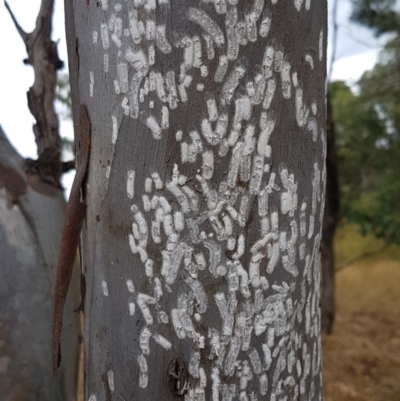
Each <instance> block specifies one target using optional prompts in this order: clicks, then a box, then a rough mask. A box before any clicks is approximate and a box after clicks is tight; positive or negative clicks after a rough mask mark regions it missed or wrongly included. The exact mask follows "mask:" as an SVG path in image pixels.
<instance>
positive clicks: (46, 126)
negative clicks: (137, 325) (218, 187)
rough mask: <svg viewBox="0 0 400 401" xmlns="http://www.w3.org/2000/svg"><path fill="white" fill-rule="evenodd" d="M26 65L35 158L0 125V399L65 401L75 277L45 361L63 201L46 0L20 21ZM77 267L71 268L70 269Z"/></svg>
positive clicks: (71, 362)
mask: <svg viewBox="0 0 400 401" xmlns="http://www.w3.org/2000/svg"><path fill="white" fill-rule="evenodd" d="M5 5H6V8H7V9H8V11H9V13H10V16H11V18H12V20H13V22H14V24H15V27H16V30H17V32H18V33H19V35H20V36H21V39H22V40H23V42H24V44H25V46H26V50H27V58H26V59H25V60H24V63H25V64H28V65H31V66H32V68H33V70H34V82H33V85H32V87H31V88H29V91H28V93H27V95H28V96H27V97H28V106H29V109H30V111H31V113H32V115H33V116H34V118H35V120H36V122H35V124H34V126H33V134H34V135H35V140H36V144H37V151H38V159H37V160H31V159H26V160H25V159H23V158H22V157H21V156H20V155H19V154H18V153H17V152H16V150H15V149H14V148H13V147H12V146H11V144H10V143H9V142H8V140H7V138H6V136H5V134H4V132H3V131H2V129H1V128H0V269H1V277H0V305H1V309H0V394H1V396H0V398H1V399H2V400H5V401H20V400H32V401H36V400H37V401H65V400H68V401H72V400H74V399H75V395H76V383H77V364H78V343H79V319H78V315H77V314H75V313H74V312H73V310H74V309H75V308H77V306H78V302H79V301H78V299H79V294H78V291H77V288H78V286H77V284H78V282H79V281H78V280H77V277H75V278H74V279H73V280H72V285H71V287H72V289H71V292H70V294H69V297H68V300H67V303H66V308H65V319H64V322H65V325H64V327H65V329H64V331H63V334H62V339H63V345H62V348H63V361H62V365H61V371H60V374H59V376H58V378H55V377H54V376H53V374H52V367H51V352H50V351H51V303H52V289H53V287H54V278H55V268H56V266H57V259H58V253H59V250H60V242H61V232H62V226H63V222H64V209H65V201H64V197H63V191H62V187H61V185H60V181H59V180H60V176H61V173H62V170H63V164H62V163H61V160H60V153H61V140H60V136H59V133H58V120H57V114H56V113H55V110H54V93H55V86H56V78H57V70H58V69H60V68H61V67H62V65H63V63H62V62H61V61H60V60H59V58H58V54H57V46H56V43H55V42H53V41H52V40H51V29H52V25H51V19H52V14H53V0H42V2H41V6H40V10H39V13H38V17H37V20H36V27H35V29H34V30H33V31H32V32H31V33H27V32H25V31H24V30H23V29H22V28H21V26H19V24H18V22H17V19H16V17H15V16H14V15H13V13H12V11H11V9H10V7H9V6H8V4H7V3H5ZM77 274H78V273H77Z"/></svg>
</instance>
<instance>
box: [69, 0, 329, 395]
mask: <svg viewBox="0 0 400 401" xmlns="http://www.w3.org/2000/svg"><path fill="white" fill-rule="evenodd" d="M66 23H67V36H68V41H69V56H70V71H71V80H72V82H71V85H72V87H71V88H72V101H73V104H74V111H75V116H77V115H78V110H79V107H80V104H84V105H86V106H87V108H88V111H89V115H90V119H91V157H90V166H89V174H88V183H87V187H86V188H85V191H84V194H85V197H86V202H87V211H86V224H85V226H84V232H83V235H82V248H83V267H84V274H85V278H86V298H85V328H84V338H85V377H86V384H85V395H86V399H88V400H90V401H95V400H98V401H100V400H132V399H138V400H139V399H140V400H146V399H148V400H158V399H163V400H173V399H178V398H179V397H184V398H185V399H186V400H203V399H211V400H213V401H216V400H220V399H222V400H231V399H240V400H256V399H268V400H319V399H322V393H321V347H320V309H319V269H320V240H321V224H322V218H323V204H324V188H325V167H324V158H325V153H326V142H325V132H324V125H325V75H326V73H325V45H326V2H325V1H312V2H311V1H310V0H306V1H304V2H303V0H295V1H294V2H293V1H282V0H281V1H278V0H274V1H271V2H269V1H266V2H264V1H263V0H255V1H251V2H249V1H243V0H242V1H241V0H229V1H225V0H220V1H217V0H215V1H202V2H200V1H193V0H191V1H187V0H185V1H183V0H174V1H168V0H159V1H157V2H156V1H155V0H135V1H121V2H114V1H108V0H102V1H96V2H95V1H87V2H84V1H78V0H75V1H71V2H66ZM75 125H76V132H78V133H79V125H78V119H76V121H75ZM83 134H84V133H79V135H83Z"/></svg>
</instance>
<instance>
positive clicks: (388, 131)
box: [330, 39, 400, 244]
mask: <svg viewBox="0 0 400 401" xmlns="http://www.w3.org/2000/svg"><path fill="white" fill-rule="evenodd" d="M330 91H331V94H332V104H333V115H334V121H335V124H336V136H337V138H336V141H337V152H338V164H339V166H338V168H339V180H340V190H341V198H342V210H341V215H342V216H343V217H345V218H346V219H347V221H350V222H353V223H356V224H357V225H358V226H359V228H360V232H361V233H362V234H369V233H373V234H374V235H375V236H377V237H379V238H382V239H384V240H385V241H388V242H394V243H398V244H400V207H399V205H400V180H399V176H400V43H399V41H398V39H394V40H392V41H390V42H389V43H388V45H387V46H386V48H385V50H384V51H383V53H382V56H381V58H380V62H379V63H378V64H377V65H376V66H375V67H374V69H373V70H371V71H368V72H366V73H365V74H364V76H363V77H362V78H361V80H360V82H359V93H358V94H354V93H353V92H352V91H351V90H350V88H349V87H347V86H346V84H345V83H343V82H334V83H332V84H331V87H330Z"/></svg>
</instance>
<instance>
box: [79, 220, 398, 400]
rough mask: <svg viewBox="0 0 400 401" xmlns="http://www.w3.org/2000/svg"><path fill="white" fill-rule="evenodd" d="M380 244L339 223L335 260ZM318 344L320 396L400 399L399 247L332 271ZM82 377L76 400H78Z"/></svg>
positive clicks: (343, 258) (339, 398)
mask: <svg viewBox="0 0 400 401" xmlns="http://www.w3.org/2000/svg"><path fill="white" fill-rule="evenodd" d="M381 245H382V243H381V242H379V241H377V240H376V239H374V238H373V237H366V238H362V237H360V236H359V235H357V232H356V230H355V228H353V227H345V228H342V229H340V230H338V233H337V236H336V258H337V262H338V263H340V262H342V261H344V260H347V259H350V258H353V257H354V256H356V255H359V254H361V253H363V252H367V251H371V250H374V249H378V248H379V247H381ZM322 348H323V365H324V366H323V369H324V370H323V376H324V393H325V401H400V248H399V247H390V248H388V249H387V250H386V251H385V252H384V253H380V254H378V255H376V256H375V257H371V258H368V259H365V260H363V261H360V262H358V263H357V264H354V265H352V266H350V267H347V268H345V269H344V270H342V271H340V272H338V273H337V276H336V322H335V326H334V331H333V334H331V335H330V336H324V337H323V339H322ZM82 356H83V355H82V353H81V364H80V365H81V366H80V367H81V369H80V370H81V372H82V371H83V369H82V368H83V366H82ZM82 376H83V375H80V380H79V382H80V383H79V391H78V394H79V395H78V401H83V380H82Z"/></svg>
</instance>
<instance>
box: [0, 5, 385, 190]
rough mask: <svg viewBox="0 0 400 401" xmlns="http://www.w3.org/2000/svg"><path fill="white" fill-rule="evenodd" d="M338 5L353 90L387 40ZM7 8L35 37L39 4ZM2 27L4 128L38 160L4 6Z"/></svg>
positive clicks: (343, 57) (58, 29) (342, 69)
mask: <svg viewBox="0 0 400 401" xmlns="http://www.w3.org/2000/svg"><path fill="white" fill-rule="evenodd" d="M285 1H290V0H285ZM313 1H317V0H313ZM338 1H339V3H338V24H339V31H338V40H337V50H336V61H335V63H334V67H333V73H332V80H338V79H341V80H345V81H347V82H348V83H351V84H354V83H355V82H356V81H357V80H358V78H359V77H360V76H361V75H362V73H363V72H364V71H365V70H368V69H371V68H372V67H373V66H374V64H375V62H376V60H377V57H378V52H379V50H380V49H381V46H382V44H383V43H384V41H385V38H382V39H381V40H380V41H377V40H376V39H375V38H374V37H373V35H372V33H371V32H370V31H369V30H368V29H366V28H362V27H360V26H358V25H354V24H352V23H350V22H349V20H348V18H349V15H350V12H351V4H350V1H349V0H338ZM8 2H9V5H10V7H11V9H12V10H13V12H14V15H15V16H16V18H17V20H18V21H19V23H20V25H21V26H22V28H23V29H24V30H25V31H27V32H30V31H32V30H33V28H34V25H35V21H36V15H37V12H38V9H39V5H40V0H8ZM330 4H332V2H331V3H330ZM63 8H64V7H63V1H62V0H56V1H55V14H54V18H53V40H56V41H58V51H59V57H60V59H61V60H63V61H64V62H65V64H67V51H66V44H65V33H64V9H63ZM0 27H1V32H2V35H1V36H0V54H1V55H2V57H1V63H0V124H1V125H2V127H3V130H4V131H5V133H6V135H7V136H8V138H9V139H10V140H11V142H12V143H13V145H14V146H15V147H16V148H17V149H18V151H19V152H20V153H21V155H22V156H23V157H31V158H36V157H37V155H36V145H35V141H34V136H33V132H32V125H33V123H34V119H33V117H32V115H31V114H30V112H29V110H28V107H27V98H26V92H27V91H28V89H29V87H30V86H31V85H32V83H33V70H32V68H31V67H30V66H26V65H24V64H23V62H22V60H23V59H25V58H26V51H25V46H24V44H23V42H22V40H21V38H20V36H19V35H18V32H17V31H16V29H15V28H14V25H13V23H12V21H11V18H10V16H9V14H8V12H7V10H6V8H5V6H4V4H3V2H1V3H0ZM330 32H332V29H330ZM329 54H331V49H330V46H328V55H329ZM60 126H61V135H62V136H68V137H72V136H73V134H72V124H71V122H70V121H60ZM72 176H73V173H71V174H69V175H68V176H67V177H65V180H64V181H63V183H64V185H65V186H69V185H70V182H71V181H72Z"/></svg>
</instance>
